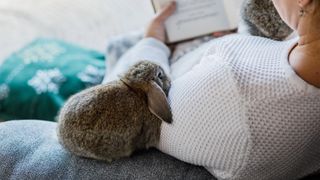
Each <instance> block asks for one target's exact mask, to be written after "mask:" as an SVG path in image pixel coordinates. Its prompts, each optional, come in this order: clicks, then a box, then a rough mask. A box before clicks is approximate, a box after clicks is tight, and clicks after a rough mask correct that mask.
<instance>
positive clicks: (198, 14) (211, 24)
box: [155, 0, 231, 42]
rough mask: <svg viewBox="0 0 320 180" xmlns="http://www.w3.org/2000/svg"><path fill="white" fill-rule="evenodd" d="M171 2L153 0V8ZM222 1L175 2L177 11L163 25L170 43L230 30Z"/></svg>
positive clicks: (187, 0) (192, 0) (189, 0)
mask: <svg viewBox="0 0 320 180" xmlns="http://www.w3.org/2000/svg"><path fill="white" fill-rule="evenodd" d="M170 1H171V0H155V8H156V9H158V8H159V7H160V8H161V7H163V6H164V5H166V4H168V3H169V2H170ZM228 21H229V18H228V16H227V15H226V12H225V8H224V2H223V0H177V11H176V12H175V14H173V15H172V16H171V17H170V18H169V19H168V20H167V21H166V23H165V25H166V29H167V35H168V39H169V41H170V42H175V41H180V40H184V39H188V38H192V37H196V36H200V35H205V34H209V33H211V32H213V31H221V30H226V29H229V28H231V27H230V24H229V22H228Z"/></svg>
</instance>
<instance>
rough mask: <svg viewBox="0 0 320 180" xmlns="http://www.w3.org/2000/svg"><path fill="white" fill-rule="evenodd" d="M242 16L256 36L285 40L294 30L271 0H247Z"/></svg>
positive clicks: (250, 31)
mask: <svg viewBox="0 0 320 180" xmlns="http://www.w3.org/2000/svg"><path fill="white" fill-rule="evenodd" d="M241 18H242V20H243V22H244V23H245V24H246V26H247V27H248V31H249V33H250V34H251V35H254V36H261V37H267V38H271V39H274V40H283V39H285V38H286V37H288V36H289V35H290V34H291V33H292V32H293V31H292V29H291V28H290V27H289V26H288V25H287V24H286V23H285V22H284V21H283V20H282V19H281V17H280V15H279V14H278V12H277V10H276V8H275V6H274V5H273V2H272V1H271V0H245V1H244V3H243V6H242V9H241Z"/></svg>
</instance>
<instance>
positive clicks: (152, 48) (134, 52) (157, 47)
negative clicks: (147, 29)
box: [103, 38, 171, 83]
mask: <svg viewBox="0 0 320 180" xmlns="http://www.w3.org/2000/svg"><path fill="white" fill-rule="evenodd" d="M170 53H171V52H170V49H169V48H168V47H167V46H166V45H165V44H163V43H162V42H161V41H159V40H157V39H154V38H145V39H143V40H141V41H140V42H139V43H138V44H136V45H135V46H134V47H133V48H132V49H130V50H129V51H128V52H127V53H126V54H124V55H123V56H122V57H121V58H120V59H119V61H118V62H117V64H116V65H115V67H114V68H113V69H111V72H109V73H107V76H106V77H105V79H104V82H103V83H107V82H110V81H113V80H116V79H118V76H119V75H121V74H123V73H125V72H126V71H127V70H128V69H129V68H130V67H131V66H132V65H134V64H136V63H138V62H139V61H142V60H148V61H151V62H153V63H156V64H158V65H160V66H161V67H162V68H163V69H164V71H165V72H166V73H167V74H168V75H169V74H170V67H169V60H168V59H169V56H170Z"/></svg>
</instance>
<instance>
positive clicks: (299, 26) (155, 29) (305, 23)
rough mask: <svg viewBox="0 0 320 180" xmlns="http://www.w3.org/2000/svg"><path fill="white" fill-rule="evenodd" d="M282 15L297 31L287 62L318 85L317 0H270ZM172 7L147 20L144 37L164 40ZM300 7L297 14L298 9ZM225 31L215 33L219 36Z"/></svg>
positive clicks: (319, 27) (319, 26)
mask: <svg viewBox="0 0 320 180" xmlns="http://www.w3.org/2000/svg"><path fill="white" fill-rule="evenodd" d="M272 1H273V3H274V5H275V6H276V8H277V10H278V12H279V14H280V15H281V17H282V19H283V20H284V21H285V22H286V23H287V24H288V25H289V26H290V27H291V28H292V29H294V30H295V31H296V32H297V33H298V35H299V38H300V39H299V42H298V44H297V45H296V46H295V47H294V48H293V49H292V50H291V53H290V55H289V57H288V58H289V63H290V65H291V66H292V68H293V69H294V70H295V72H296V73H297V74H298V75H299V76H300V77H301V78H302V79H303V80H305V81H306V82H308V83H309V84H311V85H313V86H315V87H318V88H320V53H319V52H320V23H319V22H320V12H318V13H317V12H316V11H319V8H320V7H314V3H313V1H319V0H272ZM175 9H176V3H175V2H172V3H170V4H169V5H168V6H166V7H165V8H164V9H163V10H162V11H161V12H160V13H158V14H157V16H156V17H155V18H154V19H153V20H152V21H151V23H150V25H149V26H148V28H147V31H146V33H145V37H153V38H156V39H158V40H160V41H162V42H165V28H164V22H165V20H166V19H167V18H169V17H170V16H171V15H172V14H173V13H174V11H175ZM301 9H303V10H304V12H305V13H304V14H303V16H300V10H301ZM225 34H228V32H226V33H224V32H222V33H218V35H219V36H223V35H225Z"/></svg>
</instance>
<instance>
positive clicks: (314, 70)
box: [289, 34, 320, 88]
mask: <svg viewBox="0 0 320 180" xmlns="http://www.w3.org/2000/svg"><path fill="white" fill-rule="evenodd" d="M289 62H290V65H291V66H292V67H293V69H294V70H295V71H296V73H297V74H298V75H299V76H300V77H301V78H302V79H304V80H305V81H306V82H308V83H309V84H311V85H314V86H316V87H318V88H320V37H318V35H316V36H311V34H309V35H305V36H301V37H300V39H299V42H298V45H297V46H295V47H294V49H293V50H292V51H291V54H290V56H289Z"/></svg>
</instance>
